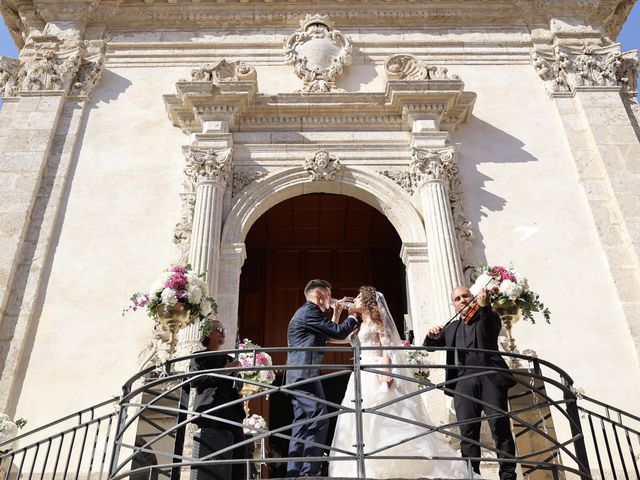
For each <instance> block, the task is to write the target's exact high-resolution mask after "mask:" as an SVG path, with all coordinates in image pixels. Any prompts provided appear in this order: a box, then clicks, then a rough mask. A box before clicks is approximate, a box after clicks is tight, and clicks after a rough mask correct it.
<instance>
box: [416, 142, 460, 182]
mask: <svg viewBox="0 0 640 480" xmlns="http://www.w3.org/2000/svg"><path fill="white" fill-rule="evenodd" d="M455 153H456V148H455V147H454V146H453V145H452V146H449V147H446V148H441V149H419V148H415V147H413V148H411V158H412V159H413V161H412V163H411V175H412V177H413V179H414V181H415V183H416V184H417V185H418V188H419V187H421V186H422V185H426V184H428V183H434V182H438V183H442V184H444V185H445V187H447V188H448V185H449V183H450V181H451V179H452V178H453V176H454V175H455V174H456V173H457V171H458V167H457V166H456V164H455Z"/></svg>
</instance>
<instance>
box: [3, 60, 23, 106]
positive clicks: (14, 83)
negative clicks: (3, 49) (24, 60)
mask: <svg viewBox="0 0 640 480" xmlns="http://www.w3.org/2000/svg"><path fill="white" fill-rule="evenodd" d="M19 75H20V61H19V60H17V59H15V58H10V57H0V95H1V96H3V97H13V96H14V95H16V94H17V93H18V83H19Z"/></svg>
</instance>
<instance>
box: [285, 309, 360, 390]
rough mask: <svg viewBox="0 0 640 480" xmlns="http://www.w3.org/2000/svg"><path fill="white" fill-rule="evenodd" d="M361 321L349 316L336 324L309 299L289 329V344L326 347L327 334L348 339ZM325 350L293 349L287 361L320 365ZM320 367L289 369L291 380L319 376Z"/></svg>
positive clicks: (288, 376)
mask: <svg viewBox="0 0 640 480" xmlns="http://www.w3.org/2000/svg"><path fill="white" fill-rule="evenodd" d="M357 324H358V320H357V319H356V318H355V317H351V316H349V317H347V318H346V320H345V321H344V322H342V323H341V324H340V325H336V324H335V323H333V322H332V321H331V320H329V319H328V318H327V317H325V316H324V313H322V310H320V307H318V306H317V305H316V304H315V303H313V302H305V303H304V304H303V305H302V306H301V307H300V308H299V309H298V310H296V313H294V314H293V317H292V318H291V321H290V322H289V328H288V330H287V339H288V343H289V347H324V345H325V343H326V341H327V338H336V339H340V340H342V339H344V338H347V337H348V336H349V333H351V331H352V330H353V329H354V328H355V326H356V325H357ZM323 358H324V352H321V351H317V352H310V351H291V352H289V354H288V355H287V365H320V364H321V363H322V359H323ZM319 373H320V372H319V370H317V369H308V368H305V369H300V370H297V369H296V370H287V383H292V382H295V381H297V380H301V379H306V378H311V377H316V376H317V375H318V374H319Z"/></svg>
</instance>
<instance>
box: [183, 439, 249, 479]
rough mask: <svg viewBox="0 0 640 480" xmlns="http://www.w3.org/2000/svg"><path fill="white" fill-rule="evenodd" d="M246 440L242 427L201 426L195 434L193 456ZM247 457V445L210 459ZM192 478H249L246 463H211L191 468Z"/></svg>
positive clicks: (200, 455) (239, 458) (200, 456)
mask: <svg viewBox="0 0 640 480" xmlns="http://www.w3.org/2000/svg"><path fill="white" fill-rule="evenodd" d="M243 440H244V433H243V432H242V429H241V428H240V427H233V426H227V427H226V428H201V429H200V430H198V431H197V432H196V433H195V435H194V436H193V456H194V458H203V457H205V456H207V455H210V454H212V453H213V452H215V451H217V450H221V449H222V448H225V447H228V446H231V445H233V444H236V443H238V442H241V441H243ZM246 458H247V448H246V447H245V446H242V447H237V448H234V449H233V450H231V451H228V452H225V453H223V454H220V455H217V456H215V457H212V458H211V459H210V460H231V459H234V460H241V459H246ZM190 478H191V480H245V479H246V478H247V465H246V463H243V462H240V463H234V464H230V463H226V464H215V463H214V464H211V465H207V466H201V467H192V468H191V477H190Z"/></svg>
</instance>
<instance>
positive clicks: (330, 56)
mask: <svg viewBox="0 0 640 480" xmlns="http://www.w3.org/2000/svg"><path fill="white" fill-rule="evenodd" d="M352 48H353V47H352V44H351V40H350V39H349V37H346V36H344V35H343V34H342V33H341V32H340V31H339V30H335V29H334V28H333V22H332V21H331V19H330V18H329V16H327V15H320V14H318V13H316V14H315V15H307V16H306V17H305V18H304V19H302V20H300V28H299V29H298V30H296V31H295V32H294V33H292V34H291V35H289V36H288V37H287V38H285V41H284V46H283V53H284V55H285V57H286V58H285V64H287V65H293V69H294V71H295V73H296V75H297V76H298V78H300V79H301V80H302V81H303V82H304V84H303V87H302V89H301V91H302V92H331V91H336V92H343V91H344V90H342V89H338V88H336V85H335V80H336V77H337V76H338V75H340V74H341V73H342V69H343V67H344V66H345V65H349V64H350V63H351V51H352Z"/></svg>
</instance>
